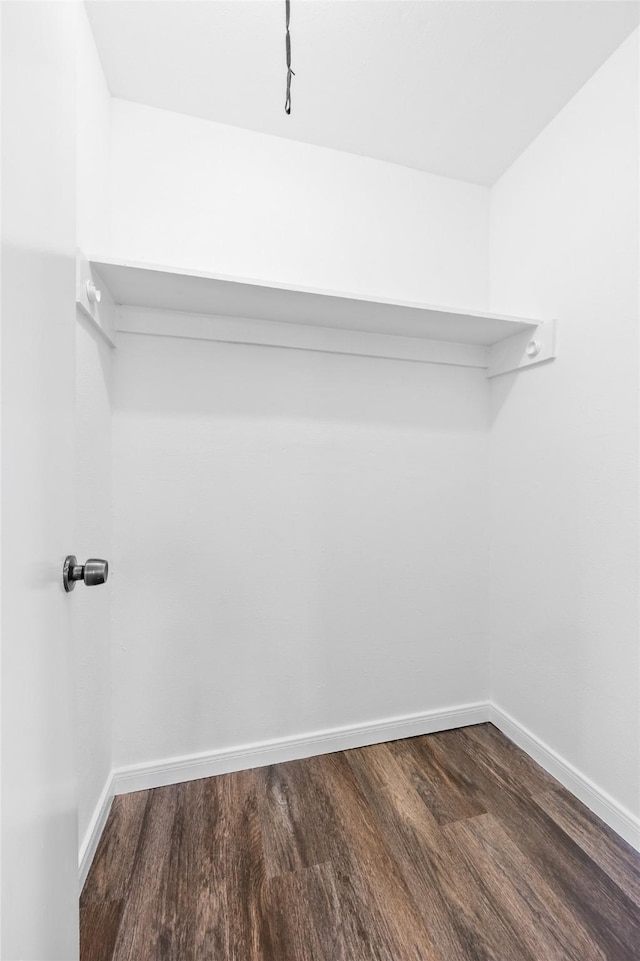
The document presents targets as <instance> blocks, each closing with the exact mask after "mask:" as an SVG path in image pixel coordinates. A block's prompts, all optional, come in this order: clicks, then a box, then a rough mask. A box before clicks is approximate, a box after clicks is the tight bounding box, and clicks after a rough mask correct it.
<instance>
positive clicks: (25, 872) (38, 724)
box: [0, 0, 90, 961]
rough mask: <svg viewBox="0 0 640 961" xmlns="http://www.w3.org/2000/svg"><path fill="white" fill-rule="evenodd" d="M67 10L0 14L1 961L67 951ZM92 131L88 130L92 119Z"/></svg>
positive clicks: (70, 523) (70, 123)
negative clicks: (64, 574) (64, 576)
mask: <svg viewBox="0 0 640 961" xmlns="http://www.w3.org/2000/svg"><path fill="white" fill-rule="evenodd" d="M76 13H77V11H76V5H75V3H70V2H64V0H53V2H47V0H41V2H29V3H27V2H21V0H2V2H1V3H0V30H1V67H2V78H1V79H2V88H1V102H2V110H1V114H0V122H1V136H2V141H1V147H2V155H1V163H2V178H1V184H0V189H1V194H0V201H1V217H2V219H1V228H2V262H1V268H2V273H1V277H0V283H1V290H0V298H1V299H0V307H1V321H2V341H1V371H0V373H1V380H0V387H1V394H2V420H1V429H0V443H1V450H2V468H1V525H2V555H1V571H0V578H1V580H0V583H1V595H0V602H1V607H2V613H1V645H2V661H1V671H2V686H1V696H2V742H1V764H2V782H1V787H2V836H1V840H2V848H1V853H2V878H1V881H2V887H1V898H2V900H1V905H0V906H1V909H2V910H1V940H0V955H1V957H2V961H18V959H23V961H32V959H38V961H58V959H61V961H73V959H74V958H77V955H78V934H77V931H78V842H77V789H76V771H75V760H74V744H73V737H74V708H73V705H74V683H73V681H74V679H73V662H72V637H71V630H70V613H71V604H70V601H71V598H72V597H73V595H71V594H69V595H67V594H65V593H64V591H63V588H62V583H61V575H62V565H63V560H64V557H65V555H66V554H68V553H72V552H73V549H74V545H73V543H72V541H71V538H72V535H73V529H74V514H73V503H72V492H73V456H74V451H73V405H74V353H75V352H74V335H75V327H74V324H75V293H74V286H75V285H74V273H75V268H74V246H75V101H76V94H75V69H76ZM89 122H90V121H89Z"/></svg>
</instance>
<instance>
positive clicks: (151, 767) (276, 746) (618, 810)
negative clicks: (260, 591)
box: [80, 701, 640, 888]
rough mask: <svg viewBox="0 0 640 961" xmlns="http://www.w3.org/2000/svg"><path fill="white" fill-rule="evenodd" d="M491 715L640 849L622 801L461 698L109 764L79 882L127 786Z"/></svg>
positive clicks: (507, 721)
mask: <svg viewBox="0 0 640 961" xmlns="http://www.w3.org/2000/svg"><path fill="white" fill-rule="evenodd" d="M485 721H491V722H492V723H493V724H495V726H496V727H497V728H499V730H501V731H502V733H503V734H505V735H506V737H508V738H509V739H510V740H511V741H513V742H514V743H515V744H517V745H518V747H520V748H522V750H523V751H525V752H526V753H527V754H528V755H529V756H530V757H531V758H533V760H534V761H537V762H538V764H540V766H541V767H543V768H544V769H545V771H547V772H548V773H549V774H551V775H552V776H553V777H555V778H556V779H557V780H558V781H559V782H560V783H561V784H562V785H563V786H564V787H566V788H567V790H569V791H571V793H572V794H574V795H575V796H576V797H577V798H579V799H580V800H581V801H582V802H583V803H584V804H586V805H587V807H588V808H589V809H590V810H591V811H593V812H594V814H597V815H598V817H600V818H601V819H602V820H603V821H604V822H605V824H608V825H609V827H610V828H612V829H613V830H614V831H615V832H616V833H617V834H619V835H620V836H621V837H622V838H624V839H625V841H628V843H629V844H631V845H632V846H633V847H634V848H636V849H637V850H640V819H639V818H637V817H635V816H634V815H633V814H632V813H631V812H630V811H628V810H626V808H624V807H622V805H620V804H619V803H618V802H617V801H615V800H614V799H613V798H612V797H611V796H610V795H608V794H607V793H606V792H605V791H603V790H602V789H601V788H599V787H598V786H597V785H596V784H594V783H593V781H591V780H590V779H589V778H587V777H586V776H585V775H584V774H581V772H580V771H578V770H577V768H575V767H574V766H573V765H572V764H570V763H569V762H568V761H566V760H565V759H564V758H562V757H561V756H560V755H559V754H558V753H557V752H556V751H554V750H553V749H552V748H550V747H549V746H548V745H547V744H545V743H544V742H543V741H541V740H540V739H539V738H538V737H536V736H535V735H534V734H532V733H531V731H528V730H527V729H526V728H525V727H523V726H522V725H521V724H519V723H518V721H516V720H515V718H513V717H511V715H510V714H508V713H507V712H506V711H503V710H502V709H501V708H500V707H498V706H497V705H496V704H493V703H490V702H489V701H483V702H476V703H473V704H462V705H458V706H456V707H451V708H447V709H445V710H440V711H428V712H427V713H425V714H409V715H405V716H402V717H394V718H388V719H386V720H382V721H374V722H371V723H369V724H359V725H352V726H348V727H340V728H331V729H328V730H324V731H317V732H315V733H313V734H306V735H300V736H297V737H291V738H279V739H277V740H272V741H260V742H256V743H254V744H247V745H243V746H242V747H239V748H230V749H225V750H222V751H211V752H204V753H201V754H187V755H183V756H181V757H173V758H168V759H166V760H162V761H156V762H153V763H150V764H149V763H147V764H132V765H129V766H128V767H121V768H117V769H116V770H114V771H113V772H112V774H111V776H110V778H109V779H108V780H107V783H106V784H105V786H104V789H103V791H102V795H101V796H100V799H99V801H98V804H97V805H96V810H95V813H94V815H93V817H92V819H91V823H90V825H89V827H88V829H87V832H86V834H85V837H84V839H83V842H82V844H81V847H80V887H81V888H82V885H83V884H84V881H85V879H86V876H87V874H88V872H89V868H90V866H91V861H92V860H93V856H94V854H95V852H96V848H97V846H98V842H99V840H100V836H101V834H102V831H103V829H104V825H105V824H106V821H107V817H108V815H109V810H110V808H111V801H112V799H113V797H114V795H116V794H130V793H131V792H132V791H145V790H148V789H149V788H155V787H164V786H165V785H168V784H177V783H179V782H181V781H193V780H197V779H198V778H203V777H212V776H214V775H216V774H229V773H230V772H232V771H243V770H246V769H248V768H253V767H263V766H265V765H267V764H279V763H281V762H283V761H293V760H297V759H299V758H305V757H312V756H313V755H318V754H330V753H332V752H333V751H345V750H349V749H351V748H355V747H365V746H366V745H368V744H380V743H381V742H384V741H396V740H399V739H400V738H405V737H416V736H417V735H419V734H434V733H436V732H437V731H448V730H451V729H452V728H456V727H467V726H468V725H470V724H482V723H483V722H485Z"/></svg>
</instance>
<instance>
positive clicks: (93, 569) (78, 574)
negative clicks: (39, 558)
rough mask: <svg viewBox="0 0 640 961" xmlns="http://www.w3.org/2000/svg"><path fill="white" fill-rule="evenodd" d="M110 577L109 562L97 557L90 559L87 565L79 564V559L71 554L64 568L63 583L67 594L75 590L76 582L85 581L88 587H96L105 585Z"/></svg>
mask: <svg viewBox="0 0 640 961" xmlns="http://www.w3.org/2000/svg"><path fill="white" fill-rule="evenodd" d="M108 576H109V564H108V562H107V561H102V560H99V559H98V558H96V557H90V558H89V560H88V561H87V562H86V564H78V560H77V558H76V557H75V556H74V555H73V554H69V556H68V557H67V558H66V559H65V562H64V567H63V568H62V583H63V584H64V589H65V591H67V593H69V591H72V590H73V589H74V587H75V586H76V581H84V582H85V584H86V585H87V587H95V586H96V585H97V584H104V583H105V581H106V580H107V578H108Z"/></svg>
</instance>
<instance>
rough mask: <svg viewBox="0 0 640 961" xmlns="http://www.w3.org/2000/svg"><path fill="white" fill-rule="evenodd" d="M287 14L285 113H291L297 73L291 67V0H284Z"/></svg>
mask: <svg viewBox="0 0 640 961" xmlns="http://www.w3.org/2000/svg"><path fill="white" fill-rule="evenodd" d="M284 2H285V14H286V21H287V33H286V41H285V42H286V49H287V98H286V100H285V102H284V109H285V113H291V78H292V77H295V73H294V72H293V70H292V69H291V35H290V33H289V20H290V19H291V0H284Z"/></svg>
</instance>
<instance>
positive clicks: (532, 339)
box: [487, 320, 556, 377]
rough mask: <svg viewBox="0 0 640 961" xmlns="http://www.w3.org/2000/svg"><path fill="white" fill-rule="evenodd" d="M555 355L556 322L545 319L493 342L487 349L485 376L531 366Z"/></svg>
mask: <svg viewBox="0 0 640 961" xmlns="http://www.w3.org/2000/svg"><path fill="white" fill-rule="evenodd" d="M555 356H556V322H555V320H547V321H545V322H544V323H542V324H538V326H537V327H532V328H531V329H530V330H523V331H522V332H521V333H519V334H514V335H513V336H512V337H506V338H505V339H504V340H500V341H498V343H497V344H493V345H492V346H491V347H489V350H488V359H489V363H488V365H487V377H497V376H498V375H499V374H507V373H509V372H510V371H512V370H520V369H522V368H523V367H533V366H535V365H536V364H543V363H545V362H546V361H549V360H553V358H554V357H555Z"/></svg>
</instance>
